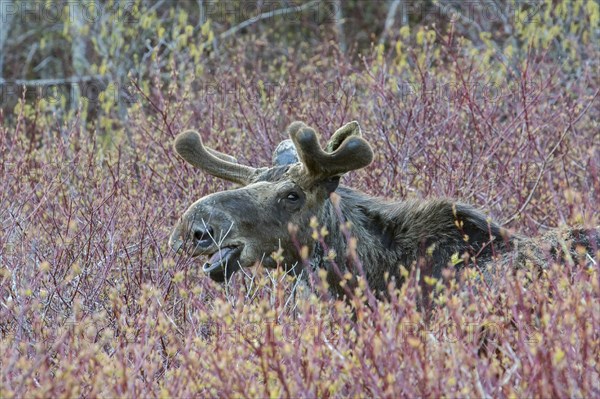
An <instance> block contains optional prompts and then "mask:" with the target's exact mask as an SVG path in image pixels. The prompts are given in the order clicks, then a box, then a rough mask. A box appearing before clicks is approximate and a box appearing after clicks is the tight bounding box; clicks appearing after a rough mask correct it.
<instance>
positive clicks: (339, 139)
mask: <svg viewBox="0 0 600 399" xmlns="http://www.w3.org/2000/svg"><path fill="white" fill-rule="evenodd" d="M351 136H358V137H361V136H362V132H361V131H360V125H359V124H358V122H357V121H352V122H350V123H346V124H345V125H344V126H342V127H341V128H339V129H338V130H336V131H335V133H333V136H331V139H329V142H328V143H327V147H325V151H326V152H334V151H335V150H337V149H338V147H339V146H340V145H341V144H342V143H343V142H344V140H346V139H347V138H348V137H351Z"/></svg>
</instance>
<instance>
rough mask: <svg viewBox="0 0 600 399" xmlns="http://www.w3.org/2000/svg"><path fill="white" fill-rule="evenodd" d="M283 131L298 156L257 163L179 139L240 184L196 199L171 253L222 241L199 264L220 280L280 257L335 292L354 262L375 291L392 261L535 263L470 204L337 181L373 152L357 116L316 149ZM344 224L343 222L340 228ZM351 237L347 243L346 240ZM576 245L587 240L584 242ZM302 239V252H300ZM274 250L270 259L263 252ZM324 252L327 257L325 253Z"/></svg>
mask: <svg viewBox="0 0 600 399" xmlns="http://www.w3.org/2000/svg"><path fill="white" fill-rule="evenodd" d="M289 131H290V136H291V137H292V140H293V142H294V145H295V147H296V149H297V151H298V156H299V159H300V160H301V162H298V163H294V164H291V165H276V166H274V167H272V168H262V169H252V168H249V167H244V166H237V164H236V165H233V164H228V163H227V162H226V161H223V160H225V158H223V157H220V158H219V159H220V160H216V158H215V160H214V162H215V163H218V164H217V165H216V166H215V165H212V164H209V165H208V166H207V165H206V164H207V160H206V159H205V158H206V157H208V155H205V154H206V153H207V151H205V150H204V148H203V147H202V148H200V149H198V148H197V146H202V144H201V140H200V136H199V135H197V133H193V132H192V133H191V132H186V133H183V134H182V137H183V138H182V139H179V138H178V140H179V141H178V142H177V144H176V149H177V151H178V152H179V153H180V154H181V155H182V156H183V157H184V158H185V159H186V160H188V162H190V163H192V164H194V165H197V166H199V167H201V168H203V169H205V170H209V171H210V172H211V173H214V174H216V175H218V176H220V177H223V178H227V179H229V180H232V181H236V182H238V183H240V182H241V183H242V184H244V187H242V188H237V189H234V190H229V191H223V192H218V193H215V194H211V195H208V196H206V197H204V198H201V199H200V200H198V201H197V202H196V203H194V204H193V205H192V206H191V207H190V208H189V209H188V210H187V211H186V212H185V213H184V215H183V216H182V218H181V221H180V223H179V224H178V226H177V227H176V228H175V230H174V232H173V234H172V236H171V240H170V243H171V246H172V247H173V248H174V249H175V250H177V251H179V250H186V251H187V252H188V253H190V254H191V255H192V256H199V255H209V256H210V255H213V257H212V258H211V259H212V260H213V261H214V260H215V259H218V255H214V254H215V253H217V254H218V253H219V252H217V251H219V249H220V248H221V249H223V248H225V250H224V252H225V253H226V254H227V256H226V259H223V261H218V262H212V266H211V265H210V264H209V263H210V262H209V263H207V264H206V265H205V267H206V268H207V270H209V274H210V276H211V278H213V279H215V280H217V281H223V280H224V279H227V278H229V276H231V274H233V273H234V272H235V271H236V270H238V269H239V268H241V267H250V266H253V265H255V264H256V263H257V262H261V263H262V264H263V265H264V266H266V267H276V266H277V265H278V262H279V263H280V264H282V265H283V266H284V267H286V268H287V269H288V270H293V271H295V272H298V271H299V270H302V269H303V268H304V266H306V265H310V266H311V267H312V268H323V269H325V270H326V271H327V280H328V282H329V283H330V286H331V288H332V291H333V292H334V293H336V294H343V292H344V290H343V288H342V286H341V285H340V284H339V282H340V281H341V279H342V276H343V275H344V274H345V273H347V272H350V273H351V275H353V276H356V275H359V274H360V273H361V272H360V270H361V268H362V270H363V271H364V274H365V277H366V280H367V282H368V285H369V287H370V288H371V289H372V290H374V291H375V292H376V293H381V292H385V290H386V287H387V281H386V279H387V278H389V279H394V280H395V281H396V283H397V284H398V285H399V284H401V283H402V276H401V273H400V268H401V266H404V267H405V268H407V269H409V268H412V267H415V266H418V267H420V269H421V272H422V273H424V274H428V275H432V276H434V277H440V276H441V272H442V270H443V269H444V268H446V267H454V268H457V269H460V268H462V267H464V266H465V265H468V264H469V265H477V266H479V267H481V268H482V269H485V266H486V264H488V263H489V262H490V261H491V260H492V259H493V258H494V257H496V256H497V257H499V258H500V261H499V262H498V264H508V263H514V262H521V263H523V262H524V260H525V258H527V259H536V260H537V262H538V263H540V262H543V260H541V259H543V256H544V254H543V253H542V251H541V249H540V248H538V247H536V246H535V245H532V242H531V241H529V240H527V239H524V238H522V237H518V236H511V234H509V233H508V232H507V231H506V230H504V229H502V228H501V227H500V226H499V225H498V224H497V223H495V222H493V221H491V220H490V219H489V218H487V217H486V216H485V215H483V214H482V213H481V212H479V211H477V210H476V209H475V208H473V207H472V206H469V205H465V204H461V203H456V202H453V201H451V200H447V199H433V200H427V201H416V200H411V201H404V202H388V201H384V200H381V199H377V198H373V197H370V196H368V195H366V194H364V193H361V192H359V191H356V190H353V189H351V188H348V187H345V186H339V187H338V183H339V177H340V175H341V174H343V173H345V172H347V171H349V170H353V169H358V168H361V167H364V166H365V165H367V164H369V163H370V162H371V159H372V153H371V150H370V147H369V146H368V144H366V142H364V140H363V139H362V138H361V133H360V128H359V127H358V124H357V123H356V122H351V123H349V124H347V125H346V126H344V127H342V128H341V129H339V130H338V131H337V132H336V133H335V134H334V135H333V137H332V139H331V140H330V142H329V143H328V145H327V146H326V147H325V151H323V150H321V148H320V146H318V142H317V139H316V134H314V131H313V130H312V129H310V128H308V127H307V126H306V125H304V124H302V123H299V122H295V123H294V124H292V125H291V126H290V128H289ZM190 154H191V155H190ZM195 154H199V155H195ZM196 157H205V158H204V159H196ZM240 170H242V171H243V172H244V175H243V176H240V174H239V171H240ZM228 173H230V174H232V175H231V176H228V175H227V174H228ZM336 204H337V205H336ZM312 217H316V219H317V221H318V224H319V226H325V227H326V228H327V231H328V234H327V235H326V236H325V237H324V239H323V240H322V242H319V241H315V240H314V238H313V237H311V235H312V233H313V227H311V218H312ZM346 222H349V225H348V226H349V227H348V228H347V229H345V228H342V226H347V224H346ZM207 236H210V239H207V238H206V237H207ZM581 236H582V237H583V236H585V234H582V235H581ZM352 237H354V238H356V247H355V248H354V247H353V246H352V245H350V244H349V240H351V239H352ZM555 241H556V242H558V240H557V239H555ZM584 241H585V240H584ZM578 242H583V241H582V240H581V239H580V240H579V241H578ZM585 244H586V245H587V246H588V247H591V243H590V242H589V241H588V242H585ZM303 246H305V247H306V248H307V249H308V259H302V257H301V256H300V254H301V252H302V251H301V247H303ZM227 248H229V249H232V250H231V251H229V250H228V249H227ZM228 251H229V252H228ZM278 251H279V255H278V256H271V255H272V254H274V253H276V252H278ZM331 251H333V253H335V257H334V258H333V259H331V258H330V257H329V256H327V255H328V254H329V253H331ZM215 256H217V258H215ZM207 265H208V266H207Z"/></svg>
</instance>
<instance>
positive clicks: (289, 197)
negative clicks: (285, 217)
mask: <svg viewBox="0 0 600 399" xmlns="http://www.w3.org/2000/svg"><path fill="white" fill-rule="evenodd" d="M285 199H286V200H288V201H291V202H296V201H298V200H299V199H300V196H299V195H298V193H297V192H295V191H291V192H289V193H288V195H287V196H286V197H285Z"/></svg>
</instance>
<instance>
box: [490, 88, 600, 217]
mask: <svg viewBox="0 0 600 399" xmlns="http://www.w3.org/2000/svg"><path fill="white" fill-rule="evenodd" d="M598 93H600V89H598V90H596V92H595V93H594V95H593V96H592V99H591V101H590V102H589V104H588V105H587V107H585V109H584V110H583V111H581V112H580V113H579V115H577V117H575V119H573V120H572V121H571V122H569V125H568V126H567V127H566V128H565V130H564V131H563V132H562V134H561V135H560V138H559V139H558V141H557V142H556V144H555V145H554V147H552V150H551V151H550V152H549V153H548V155H547V156H546V157H545V158H544V162H542V166H541V168H540V172H539V173H538V176H537V179H536V180H535V183H534V185H533V188H532V189H531V191H530V192H529V195H528V196H527V198H526V199H525V202H523V205H521V207H520V208H519V210H518V211H517V212H515V213H514V214H513V215H512V216H511V217H510V218H508V220H506V221H505V222H503V223H501V226H505V225H507V224H509V223H510V222H512V221H513V220H515V219H516V218H517V216H519V215H520V214H521V213H522V212H523V210H525V208H526V207H527V205H529V202H531V199H532V198H533V194H534V193H535V190H536V189H537V186H538V184H539V183H540V180H541V179H542V175H543V174H544V172H545V171H546V166H548V162H549V161H550V159H551V158H552V156H553V155H554V153H555V152H556V150H557V149H558V146H559V145H560V144H561V143H562V142H563V140H564V138H565V137H566V135H567V133H569V131H570V130H571V129H572V128H573V125H575V124H576V123H577V122H579V120H580V119H581V117H583V115H585V113H586V112H587V110H588V109H590V107H591V106H592V104H593V103H594V100H595V99H596V97H598Z"/></svg>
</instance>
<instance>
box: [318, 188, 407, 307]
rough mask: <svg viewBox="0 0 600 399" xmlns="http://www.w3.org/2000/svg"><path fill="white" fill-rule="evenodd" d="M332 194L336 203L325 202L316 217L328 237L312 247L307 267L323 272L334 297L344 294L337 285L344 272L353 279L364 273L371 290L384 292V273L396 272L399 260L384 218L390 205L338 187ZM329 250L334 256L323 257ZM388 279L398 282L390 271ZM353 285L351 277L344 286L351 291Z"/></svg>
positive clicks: (390, 228)
mask: <svg viewBox="0 0 600 399" xmlns="http://www.w3.org/2000/svg"><path fill="white" fill-rule="evenodd" d="M336 194H337V195H339V196H340V200H339V201H336V202H335V204H334V202H332V201H331V200H327V201H326V203H325V205H324V207H323V208H322V209H321V212H320V214H319V216H318V219H319V222H320V224H321V225H322V226H325V227H326V228H327V230H328V234H327V235H326V236H325V238H324V239H323V240H322V241H320V242H317V243H316V244H315V247H314V250H313V255H312V259H311V265H312V266H313V268H323V269H325V270H326V271H327V282H328V284H329V285H330V287H331V290H332V292H333V293H335V294H337V295H338V296H343V295H344V289H343V288H342V287H341V286H340V285H339V283H340V281H341V280H342V279H343V276H344V274H346V273H347V272H350V273H351V274H352V275H353V276H357V275H361V274H363V273H364V275H365V277H366V279H367V282H368V284H369V286H370V287H371V288H372V289H374V290H375V291H384V290H385V286H386V283H385V272H386V271H388V272H392V271H393V270H396V271H397V269H398V268H397V267H392V266H393V265H398V263H399V261H400V259H399V256H398V255H399V254H398V251H396V248H395V245H394V239H395V228H394V227H393V223H391V222H392V221H391V220H390V219H389V217H387V216H386V213H388V212H386V209H387V208H388V207H390V204H387V203H385V202H382V201H380V200H377V199H374V198H372V197H368V196H367V195H366V194H364V193H362V192H360V191H356V190H352V189H350V188H348V187H344V186H340V187H339V188H338V189H337V190H336ZM347 222H349V223H347ZM355 237H360V239H359V240H356V239H355ZM351 240H352V241H353V243H351ZM354 243H355V244H354ZM331 251H334V252H335V254H336V256H335V259H333V260H329V258H328V256H327V255H328V254H329V253H330V252H331ZM389 277H395V278H396V279H397V280H398V279H400V276H399V275H396V273H393V272H392V273H391V274H390V276H389ZM353 283H356V279H355V278H352V279H351V281H348V282H347V286H348V287H350V288H351V287H352V286H353Z"/></svg>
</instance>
